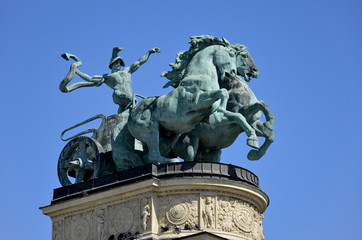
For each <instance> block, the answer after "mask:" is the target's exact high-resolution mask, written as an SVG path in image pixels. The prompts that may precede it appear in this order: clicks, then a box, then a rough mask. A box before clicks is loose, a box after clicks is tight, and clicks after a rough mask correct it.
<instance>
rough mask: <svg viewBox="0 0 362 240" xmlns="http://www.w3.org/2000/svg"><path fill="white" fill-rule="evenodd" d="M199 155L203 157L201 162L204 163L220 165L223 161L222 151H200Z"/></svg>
mask: <svg viewBox="0 0 362 240" xmlns="http://www.w3.org/2000/svg"><path fill="white" fill-rule="evenodd" d="M199 154H200V155H201V156H202V159H200V160H199V161H202V162H214V163H219V162H220V160H221V150H220V149H216V150H208V149H200V153H199Z"/></svg>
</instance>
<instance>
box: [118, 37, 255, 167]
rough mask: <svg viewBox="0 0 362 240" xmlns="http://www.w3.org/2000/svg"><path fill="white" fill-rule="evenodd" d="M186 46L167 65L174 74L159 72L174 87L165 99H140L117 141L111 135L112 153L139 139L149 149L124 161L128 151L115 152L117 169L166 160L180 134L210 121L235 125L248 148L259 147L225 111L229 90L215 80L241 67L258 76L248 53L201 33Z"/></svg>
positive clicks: (234, 115)
mask: <svg viewBox="0 0 362 240" xmlns="http://www.w3.org/2000/svg"><path fill="white" fill-rule="evenodd" d="M190 43H191V47H190V50H189V51H186V52H180V53H179V54H178V55H177V58H176V63H175V64H171V66H172V68H173V70H172V71H169V72H164V73H163V74H162V75H163V76H166V77H167V78H168V79H170V81H169V82H168V83H167V84H166V85H165V87H167V86H169V85H171V86H173V87H175V89H174V90H172V91H171V92H169V93H168V94H166V95H163V96H160V97H153V98H147V99H145V100H143V101H141V102H140V103H139V104H138V105H136V106H135V107H134V108H133V109H131V111H130V114H129V118H128V123H127V124H126V125H125V126H122V129H121V130H120V131H119V130H118V133H119V132H121V133H120V134H122V135H121V137H119V138H118V140H117V139H116V137H117V136H114V138H113V139H115V140H114V141H113V145H114V147H112V148H113V150H115V149H116V148H117V145H118V146H121V145H122V144H125V142H124V141H129V140H132V138H136V139H138V140H140V141H141V142H142V143H143V145H144V147H145V148H147V149H148V153H147V154H146V155H145V156H143V160H142V161H140V159H138V158H137V157H135V159H132V160H130V159H128V158H129V156H130V154H129V151H131V150H130V149H126V150H125V149H124V148H123V150H122V151H121V152H119V151H114V152H113V158H114V161H115V163H116V166H117V168H118V170H122V169H123V168H124V162H125V161H128V162H132V163H128V164H127V166H137V165H140V164H142V163H149V162H159V163H165V162H168V161H170V159H168V158H166V157H164V156H165V155H166V154H167V153H168V152H169V151H170V149H172V147H173V146H174V144H175V142H176V141H177V139H178V138H179V136H180V135H181V134H184V133H188V132H190V131H191V130H192V129H193V128H194V127H195V126H196V125H197V124H198V123H200V122H208V124H210V126H211V127H215V126H217V125H219V124H224V123H225V124H226V123H235V124H237V125H239V126H240V127H241V128H242V129H243V130H244V131H245V133H246V135H247V136H248V138H247V144H248V145H249V146H251V147H253V148H258V147H259V145H258V138H257V137H256V132H255V130H254V129H253V128H252V127H251V126H250V125H249V124H248V122H247V120H246V119H245V117H244V116H243V115H242V114H240V113H237V112H231V111H228V110H226V105H227V101H228V92H227V90H226V89H220V86H219V81H221V82H222V81H223V80H224V79H225V78H226V77H229V76H235V75H236V74H237V72H238V71H239V69H241V68H248V70H249V71H248V72H249V75H247V77H257V73H258V72H257V68H256V66H255V64H254V62H253V60H252V58H251V57H250V55H249V54H247V55H245V54H241V51H240V50H241V49H240V46H241V45H239V44H235V45H231V44H230V43H229V42H227V41H226V40H225V39H219V38H216V37H211V36H207V35H202V36H197V37H191V41H190ZM244 48H245V47H244ZM243 50H244V49H243ZM243 52H245V51H243ZM245 58H249V61H245ZM246 62H247V63H248V64H247V65H245V63H246ZM125 128H126V129H125ZM124 151H127V153H126V152H124ZM117 152H118V153H117Z"/></svg>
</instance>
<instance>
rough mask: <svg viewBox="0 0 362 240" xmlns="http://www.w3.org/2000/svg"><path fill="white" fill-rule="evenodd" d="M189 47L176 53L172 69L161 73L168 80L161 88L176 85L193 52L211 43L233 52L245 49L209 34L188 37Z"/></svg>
mask: <svg viewBox="0 0 362 240" xmlns="http://www.w3.org/2000/svg"><path fill="white" fill-rule="evenodd" d="M190 39H191V40H190V42H189V43H190V44H191V46H190V49H189V50H188V51H181V52H179V53H178V54H177V56H176V60H175V63H170V66H171V67H172V71H165V72H162V73H161V76H162V77H166V78H167V79H169V80H170V81H168V82H167V83H166V84H165V85H164V86H163V88H167V87H169V86H172V87H174V88H176V87H178V85H179V84H180V82H181V80H182V79H183V78H184V75H185V70H186V67H187V65H188V64H189V62H190V61H191V59H192V58H193V57H194V56H195V54H196V53H197V52H199V51H201V50H203V49H204V48H206V47H209V46H212V45H222V46H225V47H229V49H230V50H232V51H234V52H243V51H245V50H246V47H245V46H243V45H241V44H234V45H232V44H230V43H229V42H228V41H227V40H226V39H224V38H222V39H220V38H217V37H213V36H209V35H200V36H192V37H190Z"/></svg>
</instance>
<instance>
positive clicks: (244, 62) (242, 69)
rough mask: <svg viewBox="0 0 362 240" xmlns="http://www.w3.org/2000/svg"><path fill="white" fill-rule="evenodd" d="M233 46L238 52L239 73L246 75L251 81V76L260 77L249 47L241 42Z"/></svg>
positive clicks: (246, 79)
mask: <svg viewBox="0 0 362 240" xmlns="http://www.w3.org/2000/svg"><path fill="white" fill-rule="evenodd" d="M232 46H233V48H234V51H235V53H236V56H235V58H236V59H235V60H236V68H237V74H238V75H240V76H242V77H244V79H245V81H247V82H249V81H250V78H258V75H259V71H258V68H257V67H256V65H255V63H254V60H253V58H252V57H251V56H250V54H249V52H248V48H247V47H245V46H243V45H241V44H234V45H232Z"/></svg>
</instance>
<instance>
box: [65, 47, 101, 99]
mask: <svg viewBox="0 0 362 240" xmlns="http://www.w3.org/2000/svg"><path fill="white" fill-rule="evenodd" d="M62 57H63V58H64V59H65V60H69V59H71V58H72V59H74V60H75V62H74V63H72V65H71V66H70V70H69V72H68V74H67V76H66V77H65V78H64V79H63V80H62V82H61V83H60V85H59V89H60V91H61V92H64V93H67V92H71V91H73V90H75V89H77V88H81V87H93V86H97V87H98V86H100V85H101V84H102V83H103V82H104V77H103V76H100V75H95V76H93V77H90V76H89V75H88V74H85V73H82V72H81V71H79V70H78V67H80V66H81V65H82V61H81V60H80V59H79V58H78V57H77V56H75V55H73V54H69V53H63V54H62ZM74 74H77V75H78V76H79V77H81V78H82V79H84V80H86V81H87V82H77V83H73V84H71V85H69V86H67V85H68V83H69V82H70V81H71V80H72V79H73V78H74Z"/></svg>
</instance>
